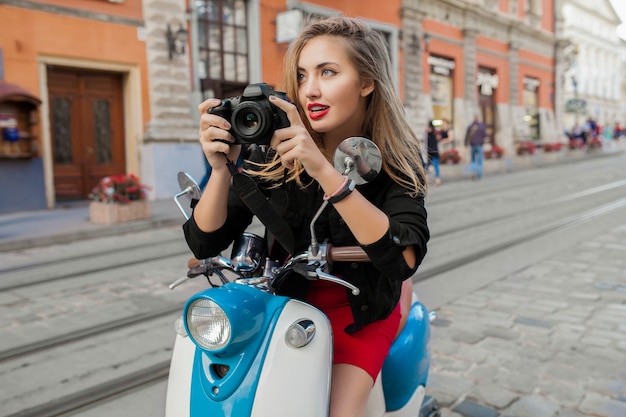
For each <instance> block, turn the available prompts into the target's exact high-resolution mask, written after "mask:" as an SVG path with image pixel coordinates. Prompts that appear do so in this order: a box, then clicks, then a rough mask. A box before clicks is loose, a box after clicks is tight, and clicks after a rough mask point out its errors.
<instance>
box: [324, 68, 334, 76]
mask: <svg viewBox="0 0 626 417" xmlns="http://www.w3.org/2000/svg"><path fill="white" fill-rule="evenodd" d="M334 74H336V72H335V71H333V70H331V69H329V68H325V69H324V70H323V71H322V75H334Z"/></svg>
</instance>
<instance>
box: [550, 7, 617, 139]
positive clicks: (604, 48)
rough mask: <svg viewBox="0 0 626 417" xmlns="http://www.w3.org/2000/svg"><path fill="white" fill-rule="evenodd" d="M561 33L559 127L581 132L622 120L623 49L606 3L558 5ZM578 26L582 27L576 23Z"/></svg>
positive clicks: (611, 124)
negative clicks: (564, 57) (589, 124)
mask: <svg viewBox="0 0 626 417" xmlns="http://www.w3.org/2000/svg"><path fill="white" fill-rule="evenodd" d="M561 12H562V20H563V23H562V31H563V32H562V33H563V38H564V39H567V41H568V42H569V45H568V46H567V53H568V66H567V69H566V71H565V72H564V74H563V78H562V79H560V80H559V81H560V82H561V83H562V85H563V87H564V96H565V103H566V108H565V110H566V111H565V115H564V123H563V124H564V127H565V128H566V129H568V130H570V131H575V130H576V129H577V128H581V127H582V125H583V124H584V123H585V121H586V120H588V119H592V120H594V121H596V122H597V123H598V124H600V125H601V126H605V125H608V126H613V125H614V124H615V123H616V122H618V123H620V124H623V123H624V121H625V120H626V113H625V109H624V104H625V97H624V93H623V89H622V88H621V87H622V86H623V83H624V81H625V78H624V58H625V52H626V48H625V47H624V44H625V43H624V41H623V40H621V39H620V38H619V37H618V35H617V32H616V30H615V28H616V27H617V26H618V25H619V24H620V19H619V17H618V15H617V13H616V12H615V10H614V9H613V6H612V5H611V2H609V1H608V0H597V1H594V2H593V3H591V2H586V1H579V0H563V6H562V10H561ZM581 22H584V24H581Z"/></svg>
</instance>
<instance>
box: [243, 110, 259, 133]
mask: <svg viewBox="0 0 626 417" xmlns="http://www.w3.org/2000/svg"><path fill="white" fill-rule="evenodd" d="M241 117H242V119H243V122H242V123H243V125H244V126H245V127H246V129H256V127H257V125H258V124H259V117H258V115H257V114H256V113H254V112H250V113H246V114H243V115H242V116H241Z"/></svg>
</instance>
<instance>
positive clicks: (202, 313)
mask: <svg viewBox="0 0 626 417" xmlns="http://www.w3.org/2000/svg"><path fill="white" fill-rule="evenodd" d="M187 328H188V329H189V333H190V335H191V337H192V338H193V339H194V340H195V341H196V342H197V343H198V344H199V345H200V346H202V347H203V348H204V349H206V350H219V349H222V348H223V347H224V346H226V345H227V344H228V342H229V341H230V335H231V326H230V321H229V320H228V316H226V313H225V312H224V310H222V308H221V307H220V306H219V305H218V304H217V303H216V302H214V301H212V300H209V299H207V298H198V299H196V300H194V301H193V302H192V303H191V304H190V305H189V308H188V309H187Z"/></svg>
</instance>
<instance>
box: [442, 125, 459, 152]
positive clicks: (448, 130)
mask: <svg viewBox="0 0 626 417" xmlns="http://www.w3.org/2000/svg"><path fill="white" fill-rule="evenodd" d="M439 131H440V132H441V142H440V143H441V144H444V143H449V144H450V149H454V148H456V142H455V137H454V130H452V125H451V124H450V121H449V120H448V119H441V129H440V130H439Z"/></svg>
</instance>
